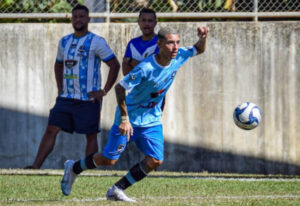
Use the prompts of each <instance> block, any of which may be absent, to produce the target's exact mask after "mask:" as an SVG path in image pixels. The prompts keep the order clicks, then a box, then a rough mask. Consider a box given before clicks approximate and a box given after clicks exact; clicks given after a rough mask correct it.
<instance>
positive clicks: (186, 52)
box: [178, 46, 197, 65]
mask: <svg viewBox="0 0 300 206" xmlns="http://www.w3.org/2000/svg"><path fill="white" fill-rule="evenodd" d="M178 53H179V55H178V56H179V61H180V64H181V65H183V64H184V63H185V62H186V61H187V60H188V59H189V58H191V57H193V56H195V55H196V54H197V49H196V48H195V47H194V46H190V47H180V48H179V50H178Z"/></svg>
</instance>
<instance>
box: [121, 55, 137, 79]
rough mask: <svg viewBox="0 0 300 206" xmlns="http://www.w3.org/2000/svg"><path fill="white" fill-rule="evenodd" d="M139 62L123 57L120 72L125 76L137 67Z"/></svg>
mask: <svg viewBox="0 0 300 206" xmlns="http://www.w3.org/2000/svg"><path fill="white" fill-rule="evenodd" d="M139 63H140V62H139V61H137V60H135V59H133V58H129V57H124V58H123V62H122V72H123V75H124V76H125V75H126V74H128V73H129V72H130V71H131V70H132V69H133V68H134V67H135V66H136V65H138V64H139Z"/></svg>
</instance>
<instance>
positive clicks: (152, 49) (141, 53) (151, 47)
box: [124, 35, 159, 61]
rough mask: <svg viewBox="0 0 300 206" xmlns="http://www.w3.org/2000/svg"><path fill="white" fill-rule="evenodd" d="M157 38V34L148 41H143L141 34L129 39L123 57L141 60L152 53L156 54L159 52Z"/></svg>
mask: <svg viewBox="0 0 300 206" xmlns="http://www.w3.org/2000/svg"><path fill="white" fill-rule="evenodd" d="M157 39H158V37H157V35H155V36H154V37H153V38H152V39H151V40H149V41H144V40H143V39H142V36H139V37H136V38H133V39H131V40H130V41H129V42H128V44H127V47H126V51H125V55H124V57H127V58H133V59H135V60H138V61H142V60H144V59H145V58H147V57H148V56H150V55H152V54H157V53H158V52H159V48H158V46H157Z"/></svg>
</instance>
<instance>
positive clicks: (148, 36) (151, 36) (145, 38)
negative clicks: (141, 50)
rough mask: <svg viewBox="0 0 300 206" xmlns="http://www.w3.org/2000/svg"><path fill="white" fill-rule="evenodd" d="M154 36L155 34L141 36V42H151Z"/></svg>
mask: <svg viewBox="0 0 300 206" xmlns="http://www.w3.org/2000/svg"><path fill="white" fill-rule="evenodd" d="M154 36H155V33H154V32H153V33H152V34H149V35H144V34H143V35H142V40H143V41H149V40H151V39H153V38H154Z"/></svg>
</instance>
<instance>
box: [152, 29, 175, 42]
mask: <svg viewBox="0 0 300 206" xmlns="http://www.w3.org/2000/svg"><path fill="white" fill-rule="evenodd" d="M167 34H178V31H177V30H176V29H174V28H173V27H163V28H161V29H160V30H159V32H158V34H157V36H158V39H159V40H165V39H166V35H167Z"/></svg>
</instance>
